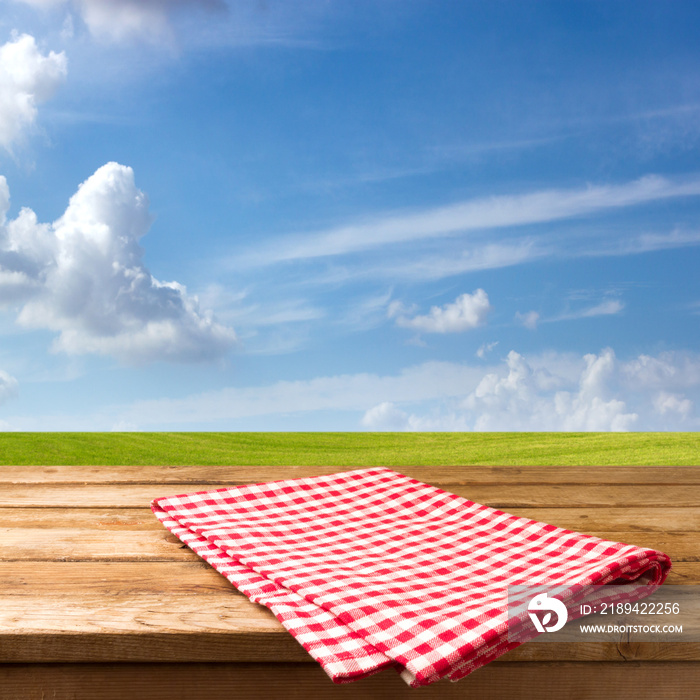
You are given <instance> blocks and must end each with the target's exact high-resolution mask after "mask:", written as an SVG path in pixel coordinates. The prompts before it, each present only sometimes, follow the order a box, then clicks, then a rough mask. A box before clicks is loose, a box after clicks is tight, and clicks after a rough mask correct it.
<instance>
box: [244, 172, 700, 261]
mask: <svg viewBox="0 0 700 700" xmlns="http://www.w3.org/2000/svg"><path fill="white" fill-rule="evenodd" d="M698 194H700V179H698V178H695V179H688V180H684V181H680V180H679V181H673V180H669V179H667V178H663V177H659V176H655V175H649V176H646V177H643V178H640V179H639V180H634V181H632V182H628V183H624V184H621V185H598V186H589V187H586V188H583V189H570V190H543V191H539V192H532V193H529V194H522V195H499V196H494V197H488V198H482V199H472V200H467V201H465V202H459V203H457V204H452V205H448V206H444V207H437V208H432V209H426V210H423V211H417V212H414V213H407V214H391V215H385V216H378V217H375V218H372V219H369V220H367V221H365V222H360V223H356V224H350V225H346V226H341V227H338V228H333V229H330V230H327V231H321V232H318V233H313V234H305V235H297V236H287V237H286V239H285V241H284V242H280V244H279V245H276V246H266V249H265V250H264V251H259V252H256V253H253V254H252V255H250V256H248V258H247V262H248V263H249V264H253V265H255V264H261V265H266V264H270V263H274V262H280V261H284V260H299V259H313V258H321V257H328V256H335V255H345V254H348V253H354V252H359V251H364V250H371V249H376V248H378V247H381V246H386V245H391V244H398V243H406V242H408V241H418V240H425V239H431V238H438V237H445V236H454V235H459V234H464V233H467V232H470V231H477V230H481V231H484V230H487V229H497V228H506V227H514V226H524V225H527V224H534V223H545V222H549V221H558V220H563V219H571V218H575V217H579V216H584V215H588V214H594V213H596V212H600V211H604V210H608V209H616V208H621V207H630V206H636V205H640V204H644V203H647V202H653V201H658V200H663V199H669V198H675V197H685V196H696V195H698ZM639 245H641V246H642V247H643V248H644V249H645V250H646V249H648V246H649V245H652V246H656V245H661V242H660V241H656V240H655V241H651V242H649V241H646V242H640V243H639ZM615 252H617V251H615Z"/></svg>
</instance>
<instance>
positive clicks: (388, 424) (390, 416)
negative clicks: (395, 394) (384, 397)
mask: <svg viewBox="0 0 700 700" xmlns="http://www.w3.org/2000/svg"><path fill="white" fill-rule="evenodd" d="M408 419H409V417H408V414H406V413H404V412H403V411H400V410H399V409H397V408H396V406H394V404H393V403H391V402H390V401H383V402H382V403H380V404H377V405H376V406H375V407H374V408H370V409H369V411H367V412H366V413H365V415H364V416H363V417H362V420H361V421H360V422H361V423H362V425H363V426H365V427H366V428H369V429H370V430H405V429H406V422H407V421H408Z"/></svg>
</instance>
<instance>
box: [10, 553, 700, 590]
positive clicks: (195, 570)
mask: <svg viewBox="0 0 700 700" xmlns="http://www.w3.org/2000/svg"><path fill="white" fill-rule="evenodd" d="M666 585H700V562H674V564H673V569H671V571H670V572H669V575H668V578H667V579H666ZM0 591H2V596H3V598H4V597H6V596H22V595H30V596H41V595H51V596H52V597H72V596H74V595H76V592H81V593H103V594H110V595H117V594H119V593H126V594H128V595H134V594H137V593H158V594H161V595H170V594H173V593H176V594H180V593H182V594H186V593H188V594H193V595H194V594H196V595H198V596H200V595H201V596H204V595H209V594H211V593H219V592H221V591H226V592H228V593H230V594H233V595H238V592H237V591H236V589H235V588H234V587H233V586H232V584H230V583H229V582H228V580H227V579H226V578H224V577H223V576H222V575H221V574H220V573H218V572H217V571H216V570H215V569H213V568H212V567H211V566H209V564H207V563H206V562H204V561H202V560H201V559H198V560H197V561H139V562H134V561H126V562H121V561H64V562H52V561H49V562H46V561H11V562H0Z"/></svg>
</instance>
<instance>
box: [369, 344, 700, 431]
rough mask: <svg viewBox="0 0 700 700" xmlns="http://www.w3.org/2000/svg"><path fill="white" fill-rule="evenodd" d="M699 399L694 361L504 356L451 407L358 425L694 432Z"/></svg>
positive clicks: (388, 408) (372, 413)
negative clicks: (500, 364)
mask: <svg viewBox="0 0 700 700" xmlns="http://www.w3.org/2000/svg"><path fill="white" fill-rule="evenodd" d="M659 385H663V386H665V387H667V388H668V389H674V388H678V387H679V386H682V387H683V390H684V392H685V393H683V392H681V391H676V392H672V391H669V390H666V389H664V390H661V391H659ZM686 393H691V394H692V395H693V396H694V399H693V398H689V397H688V396H686ZM698 397H700V357H699V356H695V355H688V354H683V353H664V354H662V355H660V356H658V357H656V358H652V357H649V356H646V355H640V356H639V357H638V358H635V359H633V360H630V361H627V362H620V361H619V360H618V359H617V358H616V357H615V353H614V352H613V351H612V350H611V349H609V348H608V349H605V350H603V351H602V352H601V353H599V354H587V355H585V356H584V357H583V358H574V357H572V356H568V355H558V356H557V355H551V354H549V355H547V356H543V357H533V358H529V359H526V358H525V357H523V356H522V355H520V354H519V353H517V352H514V351H511V352H510V353H509V354H508V356H507V358H506V360H505V363H504V366H501V367H497V368H494V370H492V371H489V372H487V373H486V374H484V375H482V377H481V378H480V380H479V381H478V383H477V384H476V386H475V387H474V388H472V389H471V390H467V391H465V396H464V397H463V398H461V399H460V400H458V401H457V402H455V401H454V400H442V401H439V402H437V403H436V402H434V401H433V402H428V403H425V402H424V403H423V406H422V410H421V411H420V412H416V411H415V410H414V412H408V411H406V410H404V409H402V408H401V407H400V406H399V405H397V402H393V403H392V402H381V403H380V404H377V405H376V406H374V407H373V408H371V409H369V410H368V411H367V412H366V413H365V414H364V416H363V418H362V420H361V424H362V425H363V426H364V427H366V428H369V429H372V430H387V429H391V430H479V431H493V430H496V431H498V430H504V431H511V430H535V431H537V430H546V431H559V430H563V431H624V430H631V429H640V430H697V429H698V427H700V417H699V416H697V415H696V414H694V410H695V406H696V405H697V400H698ZM460 426H461V427H460Z"/></svg>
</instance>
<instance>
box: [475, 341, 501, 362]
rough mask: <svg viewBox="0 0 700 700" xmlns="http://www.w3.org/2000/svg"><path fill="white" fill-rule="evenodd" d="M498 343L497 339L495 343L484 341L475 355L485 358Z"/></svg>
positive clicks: (481, 358)
mask: <svg viewBox="0 0 700 700" xmlns="http://www.w3.org/2000/svg"><path fill="white" fill-rule="evenodd" d="M496 345H498V341H497V340H495V341H494V342H493V343H484V344H483V345H481V346H480V347H479V349H478V350H477V351H476V353H475V355H476V356H477V357H478V358H479V359H480V360H483V359H484V358H485V357H486V355H487V354H488V353H490V352H491V351H492V350H493V349H494V348H495V347H496Z"/></svg>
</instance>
